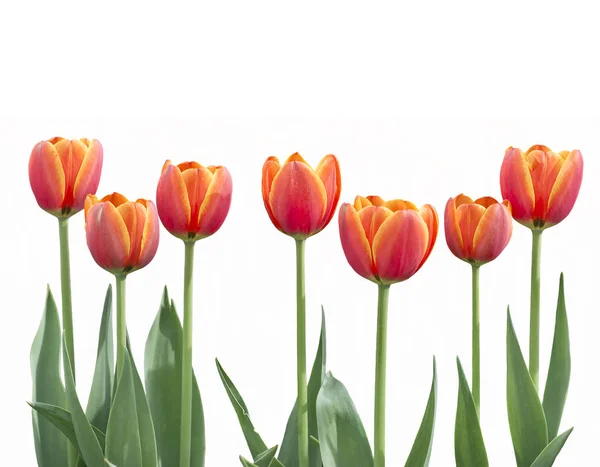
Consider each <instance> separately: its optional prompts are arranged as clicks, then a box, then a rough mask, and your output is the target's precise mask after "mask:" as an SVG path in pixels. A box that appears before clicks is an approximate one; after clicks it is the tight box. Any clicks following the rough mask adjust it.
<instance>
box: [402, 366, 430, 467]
mask: <svg viewBox="0 0 600 467" xmlns="http://www.w3.org/2000/svg"><path fill="white" fill-rule="evenodd" d="M436 402H437V369H436V363H435V357H433V380H432V382H431V390H430V392H429V399H428V401H427V407H426V408H425V414H424V415H423V420H422V421H421V427H420V428H419V432H418V433H417V437H416V438H415V442H414V443H413V447H412V449H411V451H410V454H409V456H408V459H407V461H406V464H405V467H427V466H428V465H429V459H430V457H431V446H432V445H433V432H434V429H435V410H436Z"/></svg>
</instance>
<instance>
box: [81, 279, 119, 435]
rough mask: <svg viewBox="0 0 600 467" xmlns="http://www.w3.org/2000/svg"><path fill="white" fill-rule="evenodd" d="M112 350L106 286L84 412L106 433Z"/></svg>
mask: <svg viewBox="0 0 600 467" xmlns="http://www.w3.org/2000/svg"><path fill="white" fill-rule="evenodd" d="M114 370H115V359H114V348H113V327H112V286H111V285H109V286H108V290H107V291H106V298H105V299H104V309H103V311H102V320H101V322H100V333H99V336H98V351H97V353H96V368H95V370H94V379H93V381H92V389H91V390H90V397H89V399H88V404H87V409H86V411H85V413H86V415H87V418H88V420H89V421H90V423H91V424H92V425H95V426H97V427H98V428H99V429H100V430H103V431H106V426H107V424H108V415H109V414H110V404H111V402H112V388H113V384H114Z"/></svg>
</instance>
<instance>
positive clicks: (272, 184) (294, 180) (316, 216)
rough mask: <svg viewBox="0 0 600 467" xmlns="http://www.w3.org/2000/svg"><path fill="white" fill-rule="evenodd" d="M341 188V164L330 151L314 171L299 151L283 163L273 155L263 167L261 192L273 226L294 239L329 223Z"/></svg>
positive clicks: (321, 228)
mask: <svg viewBox="0 0 600 467" xmlns="http://www.w3.org/2000/svg"><path fill="white" fill-rule="evenodd" d="M341 189H342V179H341V176H340V166H339V163H338V160H337V159H336V157H335V156H334V155H332V154H329V155H327V156H325V157H324V158H323V159H322V160H321V162H320V163H319V165H318V166H317V169H316V170H313V169H312V168H311V166H310V165H308V163H307V162H306V161H305V160H304V158H303V157H302V156H301V155H300V154H298V153H295V154H292V155H291V156H290V157H289V158H288V159H287V160H286V161H285V162H284V163H283V165H281V164H280V163H279V160H278V159H277V158H276V157H269V158H268V159H267V160H266V161H265V164H264V166H263V172H262V195H263V201H264V203H265V208H266V209H267V213H268V214H269V217H270V218H271V221H272V222H273V225H275V227H277V228H278V229H279V230H280V231H282V232H283V233H284V234H287V235H289V236H291V237H293V238H295V239H297V240H302V239H305V238H308V237H310V236H312V235H314V234H316V233H318V232H320V231H321V230H323V229H324V228H325V227H326V226H327V224H329V222H330V221H331V218H332V217H333V214H334V212H335V208H336V206H337V203H338V201H339V199H340V191H341Z"/></svg>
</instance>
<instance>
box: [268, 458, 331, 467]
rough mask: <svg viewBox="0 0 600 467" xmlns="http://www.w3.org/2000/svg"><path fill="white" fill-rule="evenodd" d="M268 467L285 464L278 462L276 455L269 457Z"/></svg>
mask: <svg viewBox="0 0 600 467" xmlns="http://www.w3.org/2000/svg"><path fill="white" fill-rule="evenodd" d="M321 466H322V464H321ZM321 466H320V467H321ZM269 467H285V466H284V465H283V464H282V463H281V462H279V459H277V457H273V459H271V463H270V464H269Z"/></svg>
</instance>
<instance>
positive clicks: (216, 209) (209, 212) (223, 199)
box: [198, 167, 232, 237]
mask: <svg viewBox="0 0 600 467" xmlns="http://www.w3.org/2000/svg"><path fill="white" fill-rule="evenodd" d="M231 191H232V182H231V174H230V173H229V171H228V170H227V169H226V168H225V167H217V168H216V170H215V173H214V175H213V177H212V181H211V183H210V186H209V187H208V190H207V192H206V195H205V196H204V201H203V202H202V206H201V208H200V223H199V225H198V233H199V235H200V236H202V237H208V236H209V235H212V234H214V233H215V232H216V231H217V230H219V229H220V228H221V226H222V225H223V222H225V218H226V217H227V213H229V207H230V206H231Z"/></svg>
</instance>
